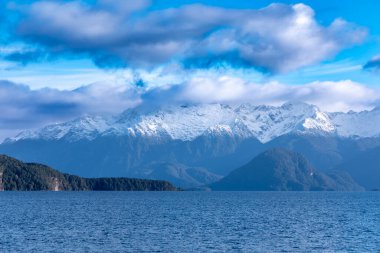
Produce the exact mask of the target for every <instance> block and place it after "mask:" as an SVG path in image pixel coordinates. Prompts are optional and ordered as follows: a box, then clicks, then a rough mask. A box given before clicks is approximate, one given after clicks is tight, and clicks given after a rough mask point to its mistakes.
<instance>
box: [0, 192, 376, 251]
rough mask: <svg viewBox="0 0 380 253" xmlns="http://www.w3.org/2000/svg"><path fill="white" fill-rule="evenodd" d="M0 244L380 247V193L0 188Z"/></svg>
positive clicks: (51, 247) (47, 247)
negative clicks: (95, 190) (30, 190)
mask: <svg viewBox="0 0 380 253" xmlns="http://www.w3.org/2000/svg"><path fill="white" fill-rule="evenodd" d="M0 201H1V210H0V231H1V232H0V233H1V236H0V252H45V251H47V252H380V193H379V192H365V193H340V192H32V193H27V192H1V193H0Z"/></svg>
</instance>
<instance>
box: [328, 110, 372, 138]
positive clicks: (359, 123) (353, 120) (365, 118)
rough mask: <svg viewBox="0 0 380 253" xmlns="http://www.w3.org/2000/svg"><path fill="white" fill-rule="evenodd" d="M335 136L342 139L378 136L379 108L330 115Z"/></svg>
mask: <svg viewBox="0 0 380 253" xmlns="http://www.w3.org/2000/svg"><path fill="white" fill-rule="evenodd" d="M329 117H330V118H331V120H332V122H333V123H334V125H335V127H336V131H337V134H338V135H339V136H343V137H378V136H380V108H379V107H377V108H375V109H374V110H372V111H362V112H358V113H356V112H352V111H350V112H348V113H330V114H329Z"/></svg>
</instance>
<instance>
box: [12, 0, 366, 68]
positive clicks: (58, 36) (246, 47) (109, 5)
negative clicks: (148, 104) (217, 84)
mask: <svg viewBox="0 0 380 253" xmlns="http://www.w3.org/2000/svg"><path fill="white" fill-rule="evenodd" d="M148 6H149V2H147V1H131V0H129V1H116V0H100V1H98V2H97V3H96V4H95V5H89V4H86V3H84V2H83V1H78V0H73V1H69V2H67V1H35V2H33V3H32V4H30V5H10V6H9V8H10V9H12V10H13V11H14V12H16V13H18V14H19V15H21V17H22V18H21V19H20V20H21V21H20V22H19V23H18V24H17V25H16V29H15V30H16V34H14V35H15V36H16V38H18V39H19V40H21V41H23V42H28V43H35V44H37V45H40V46H41V49H38V50H37V51H36V52H28V53H27V54H22V53H18V54H16V55H12V56H8V59H11V60H12V59H13V60H19V61H21V62H23V63H25V62H26V61H28V60H31V57H30V56H31V55H33V58H35V59H41V58H44V57H45V54H49V55H52V56H54V57H56V56H58V55H61V56H62V55H67V54H71V55H75V56H78V55H79V56H85V57H91V58H92V59H93V61H94V62H95V63H96V64H98V65H99V66H103V67H123V66H129V67H148V68H149V67H152V66H157V65H158V64H166V63H172V62H179V63H181V64H183V66H185V67H187V68H209V67H210V66H220V65H226V64H227V65H229V66H238V67H253V68H256V69H259V70H261V71H263V72H270V73H279V72H287V71H291V70H295V69H297V68H300V67H303V66H308V65H312V64H316V63H319V62H321V61H323V60H326V59H329V58H331V57H333V56H334V55H335V54H337V53H338V52H340V51H341V50H342V49H344V48H347V47H350V46H352V45H355V44H358V43H360V42H361V41H362V40H363V39H364V37H365V36H366V30H365V29H363V28H360V27H356V26H355V25H353V24H350V23H347V22H346V21H344V20H342V19H336V20H335V21H333V22H332V23H331V24H330V25H328V26H322V25H320V24H318V22H317V21H316V19H315V16H314V15H315V13H314V11H313V10H312V9H311V8H310V7H309V6H307V5H304V4H296V5H284V4H272V5H270V6H268V7H266V8H263V9H259V10H252V9H251V10H237V9H225V8H217V7H210V6H205V5H200V4H199V5H187V6H182V7H179V8H171V9H164V10H155V11H150V10H149V9H146V8H147V7H148ZM38 53H40V54H42V55H43V57H38V56H37V55H36V54H38ZM23 55H25V59H23V58H22V56H23Z"/></svg>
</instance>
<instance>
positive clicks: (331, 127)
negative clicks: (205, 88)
mask: <svg viewBox="0 0 380 253" xmlns="http://www.w3.org/2000/svg"><path fill="white" fill-rule="evenodd" d="M368 122H380V110H373V111H370V112H368V111H364V112H360V113H353V112H350V113H324V112H322V111H320V110H319V109H318V108H317V107H316V106H313V105H308V104H304V103H286V104H284V105H282V106H279V107H274V106H253V105H249V104H241V105H221V104H203V105H182V106H175V105H172V106H167V107H165V108H154V109H149V110H147V109H146V108H144V107H137V108H134V109H128V110H127V111H125V112H124V113H122V114H120V115H118V116H115V117H109V118H105V117H100V116H86V117H83V118H80V119H77V120H74V121H70V122H66V123H63V124H56V125H51V126H47V127H45V128H42V129H40V130H37V131H32V132H30V131H29V132H22V133H20V134H19V135H18V136H16V137H14V138H12V139H8V140H7V141H10V142H12V141H18V140H23V139H44V140H59V139H65V140H68V141H76V140H79V139H88V140H92V139H94V138H96V137H98V136H125V135H128V136H135V137H138V136H150V137H155V138H170V139H174V140H184V141H187V140H193V139H195V138H197V137H199V136H202V135H230V136H235V137H239V138H248V137H255V138H257V139H258V140H260V141H261V142H263V143H265V142H268V141H270V140H272V139H274V138H276V137H278V136H281V135H283V134H287V133H291V132H307V133H318V134H325V133H328V134H339V135H341V136H345V137H349V136H356V135H357V136H363V137H369V136H377V135H379V133H380V130H379V129H378V128H377V127H376V124H372V125H371V124H368Z"/></svg>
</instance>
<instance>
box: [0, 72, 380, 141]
mask: <svg viewBox="0 0 380 253" xmlns="http://www.w3.org/2000/svg"><path fill="white" fill-rule="evenodd" d="M288 101H302V102H307V103H311V104H315V105H317V106H319V107H320V108H321V109H323V110H326V111H348V110H356V111H360V110H364V109H371V108H373V107H374V106H376V105H379V104H380V92H379V90H378V89H375V88H369V87H366V86H364V85H361V84H359V83H355V82H352V81H349V80H348V81H340V82H313V83H309V84H306V85H302V86H292V85H284V84H280V83H276V82H272V83H266V84H254V83H249V82H247V81H244V80H243V79H240V78H236V77H230V76H222V77H195V78H193V79H191V80H190V81H188V82H185V83H183V84H179V85H173V86H171V87H165V88H163V87H158V88H149V87H148V88H141V87H135V86H127V85H118V86H115V85H113V86H112V85H110V84H104V83H97V84H92V85H88V86H83V87H81V88H79V89H75V90H71V91H59V90H55V89H39V90H31V89H30V88H29V87H28V86H24V85H19V84H14V83H11V82H7V81H0V108H1V109H2V113H1V114H0V139H1V138H4V137H5V136H9V134H15V133H16V132H18V131H19V130H21V129H22V130H25V129H31V128H35V127H40V126H43V125H46V124H52V123H55V122H62V121H66V120H69V119H73V118H76V117H79V116H82V115H84V114H116V113H120V112H121V111H122V110H123V109H126V108H130V107H134V106H137V105H141V104H146V105H148V106H150V107H154V106H156V105H157V106H158V105H159V106H162V105H164V104H165V103H170V104H171V103H177V104H179V103H225V104H229V103H230V104H231V103H251V104H255V105H260V104H270V105H281V104H283V103H285V102H288Z"/></svg>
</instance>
